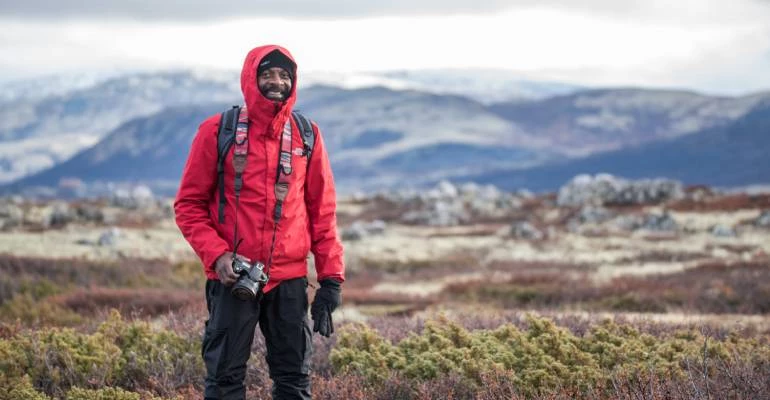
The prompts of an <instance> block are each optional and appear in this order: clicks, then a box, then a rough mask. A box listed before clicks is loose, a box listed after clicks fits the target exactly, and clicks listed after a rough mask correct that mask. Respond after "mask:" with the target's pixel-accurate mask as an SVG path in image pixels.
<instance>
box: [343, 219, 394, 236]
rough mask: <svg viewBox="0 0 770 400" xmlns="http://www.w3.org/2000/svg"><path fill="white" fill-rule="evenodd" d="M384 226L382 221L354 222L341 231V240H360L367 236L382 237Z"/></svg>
mask: <svg viewBox="0 0 770 400" xmlns="http://www.w3.org/2000/svg"><path fill="white" fill-rule="evenodd" d="M385 227H386V224H385V222H384V221H382V220H379V219H378V220H374V221H372V222H362V221H355V222H353V223H352V224H351V225H350V226H349V227H347V228H346V229H344V230H343V231H342V234H341V236H342V240H351V241H352V240H361V239H363V238H365V237H367V236H373V235H382V234H383V233H385Z"/></svg>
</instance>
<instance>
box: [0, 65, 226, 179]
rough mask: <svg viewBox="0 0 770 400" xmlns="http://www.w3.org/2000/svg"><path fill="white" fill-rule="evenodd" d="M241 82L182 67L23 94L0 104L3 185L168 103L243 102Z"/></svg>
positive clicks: (173, 104) (73, 151)
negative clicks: (57, 90)
mask: <svg viewBox="0 0 770 400" xmlns="http://www.w3.org/2000/svg"><path fill="white" fill-rule="evenodd" d="M93 79H95V80H96V81H98V79H97V78H93ZM19 86H21V85H19ZM65 86H66V85H62V88H64V87H65ZM239 86H240V85H238V84H237V82H235V83H230V82H224V81H223V79H211V78H210V77H209V75H205V76H204V75H203V74H201V73H200V72H189V71H181V72H158V73H140V74H131V75H126V76H121V77H116V78H110V79H106V80H101V81H98V82H97V83H96V84H95V85H93V86H87V87H84V88H79V86H78V84H72V83H71V82H70V85H69V86H67V89H61V90H65V92H64V93H61V94H56V95H51V96H47V97H43V98H40V99H35V98H34V97H30V96H27V97H24V95H21V94H20V95H18V96H21V97H17V98H16V99H15V100H14V101H10V102H6V103H5V105H4V106H3V107H2V108H0V121H2V122H0V183H2V182H9V181H12V180H14V179H17V178H20V177H22V176H25V175H27V174H30V173H33V172H36V171H38V170H40V169H42V168H45V167H48V166H51V165H53V164H55V163H58V162H61V161H63V160H66V159H67V158H69V157H70V156H71V155H73V154H75V153H76V152H78V151H80V150H82V149H83V148H85V147H87V146H90V145H92V144H94V143H96V142H97V141H98V140H99V139H100V138H102V137H103V136H104V135H105V134H107V133H108V132H110V131H111V130H113V129H115V128H116V127H118V126H119V125H121V124H123V123H125V122H126V121H129V120H131V119H134V118H137V117H141V116H146V115H150V114H153V113H156V112H158V111H160V110H161V109H163V108H164V107H171V106H179V105H186V104H187V105H189V104H201V103H211V102H217V101H220V102H228V103H232V102H237V101H238V99H239V98H240V88H239Z"/></svg>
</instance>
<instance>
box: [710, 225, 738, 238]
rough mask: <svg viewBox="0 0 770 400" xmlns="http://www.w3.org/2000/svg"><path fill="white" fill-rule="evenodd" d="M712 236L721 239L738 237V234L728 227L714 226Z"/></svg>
mask: <svg viewBox="0 0 770 400" xmlns="http://www.w3.org/2000/svg"><path fill="white" fill-rule="evenodd" d="M711 234H712V235H714V236H719V237H736V236H738V234H737V233H736V232H735V229H733V228H732V227H729V226H726V225H714V226H713V227H712V228H711Z"/></svg>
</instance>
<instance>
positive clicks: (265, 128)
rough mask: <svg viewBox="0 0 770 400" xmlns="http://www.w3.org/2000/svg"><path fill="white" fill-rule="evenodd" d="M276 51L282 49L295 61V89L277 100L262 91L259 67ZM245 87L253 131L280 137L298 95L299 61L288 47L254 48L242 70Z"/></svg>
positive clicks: (245, 97)
mask: <svg viewBox="0 0 770 400" xmlns="http://www.w3.org/2000/svg"><path fill="white" fill-rule="evenodd" d="M273 51H280V52H281V53H282V54H283V55H284V56H286V58H288V59H289V60H291V62H292V63H293V67H294V70H293V71H289V72H291V92H290V93H289V97H288V98H287V99H286V100H284V101H282V102H276V101H274V100H270V99H268V98H266V97H265V96H263V95H262V93H261V92H260V91H259V87H257V68H258V67H259V63H260V62H261V61H262V59H263V58H264V57H265V56H267V55H268V54H270V53H271V52H273ZM241 91H242V92H243V98H244V100H245V102H246V107H247V109H248V112H249V131H250V132H254V133H255V134H259V135H271V136H275V137H277V136H278V135H280V133H281V132H282V130H283V125H284V124H285V123H286V121H287V120H288V118H289V116H290V115H291V110H292V109H293V108H294V103H295V102H296V99H297V62H296V61H294V57H293V56H292V55H291V53H289V51H288V50H286V49H285V48H283V47H281V46H277V45H267V46H260V47H256V48H254V49H252V50H251V51H250V52H249V54H247V55H246V60H245V61H244V62H243V69H242V70H241Z"/></svg>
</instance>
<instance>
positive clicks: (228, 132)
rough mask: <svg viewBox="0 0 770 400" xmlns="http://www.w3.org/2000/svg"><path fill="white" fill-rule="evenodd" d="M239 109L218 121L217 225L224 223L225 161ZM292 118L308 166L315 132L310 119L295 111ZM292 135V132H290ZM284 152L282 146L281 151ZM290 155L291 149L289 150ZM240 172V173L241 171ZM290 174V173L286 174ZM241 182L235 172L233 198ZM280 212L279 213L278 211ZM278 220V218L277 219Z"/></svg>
mask: <svg viewBox="0 0 770 400" xmlns="http://www.w3.org/2000/svg"><path fill="white" fill-rule="evenodd" d="M240 111H241V107H240V106H233V107H232V108H230V109H229V110H227V111H225V112H223V113H222V116H221V117H220V119H219V132H218V133H217V186H218V187H219V223H220V224H222V223H224V222H225V214H224V209H225V201H226V200H225V184H224V183H225V159H226V158H227V153H228V152H229V151H230V148H231V147H232V146H233V143H235V136H236V128H237V126H238V116H239V114H240ZM291 115H292V118H293V119H294V122H295V123H296V125H297V127H299V131H300V138H302V147H303V153H302V155H303V156H307V159H308V165H310V156H311V155H312V154H313V147H314V145H315V130H314V129H313V124H312V121H311V120H310V119H308V118H307V117H305V116H304V115H302V114H300V113H299V112H297V111H292V112H291ZM292 134H293V132H292ZM281 151H282V153H283V152H284V149H283V146H282V149H281ZM289 154H291V149H289ZM277 169H278V171H277V173H278V175H279V177H280V175H281V164H280V163H279V165H278V167H277ZM241 172H242V171H241ZM288 173H290V172H288ZM242 186H243V182H242V180H241V176H240V173H238V171H236V177H235V196H236V198H238V196H240V191H241V187H242ZM279 212H280V211H279ZM278 218H280V216H279V217H278Z"/></svg>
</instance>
